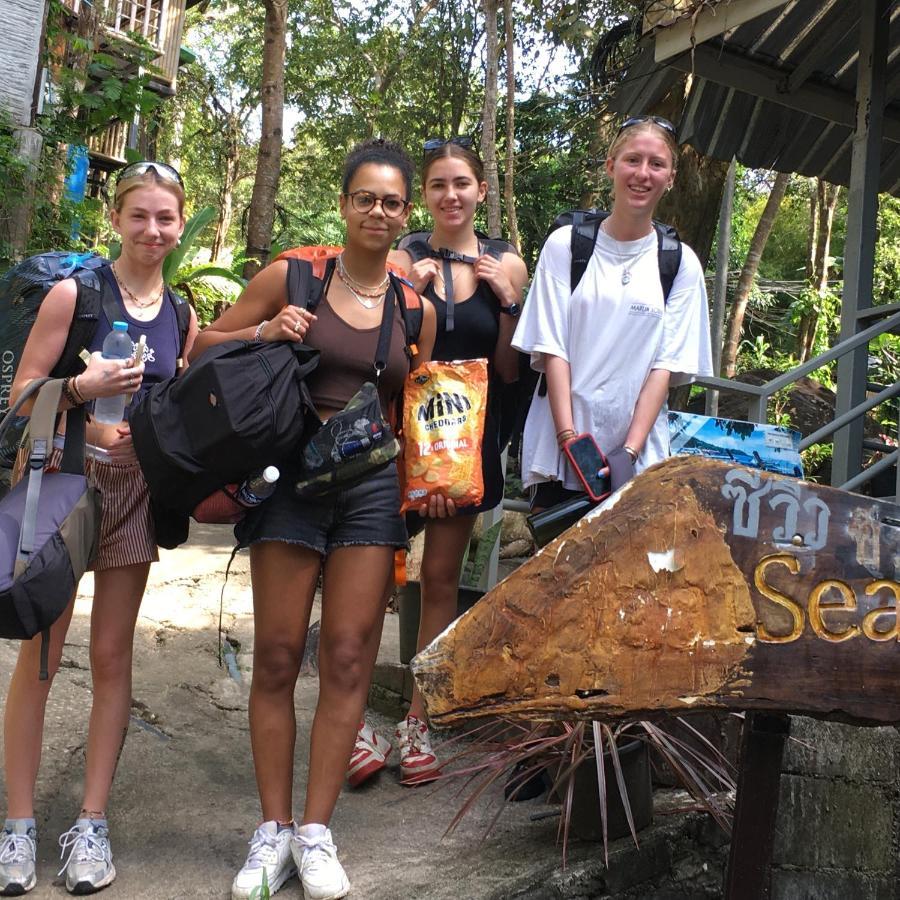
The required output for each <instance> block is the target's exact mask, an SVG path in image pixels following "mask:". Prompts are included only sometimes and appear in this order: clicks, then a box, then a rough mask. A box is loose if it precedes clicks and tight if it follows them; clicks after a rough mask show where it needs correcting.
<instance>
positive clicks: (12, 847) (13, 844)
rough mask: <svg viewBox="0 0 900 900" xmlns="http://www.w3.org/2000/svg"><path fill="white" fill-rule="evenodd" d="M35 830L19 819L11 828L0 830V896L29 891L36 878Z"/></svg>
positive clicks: (18, 895)
mask: <svg viewBox="0 0 900 900" xmlns="http://www.w3.org/2000/svg"><path fill="white" fill-rule="evenodd" d="M36 856H37V830H36V829H35V828H34V826H31V827H30V828H28V827H26V826H25V823H24V822H23V821H22V820H21V819H19V820H16V821H15V824H14V825H13V827H12V828H11V829H9V828H4V829H3V830H2V831H0V897H21V896H22V894H24V893H26V892H27V891H30V890H31V889H32V888H33V887H34V886H35V884H37V878H36V877H35V872H34V861H35V858H36Z"/></svg>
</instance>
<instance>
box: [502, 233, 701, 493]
mask: <svg viewBox="0 0 900 900" xmlns="http://www.w3.org/2000/svg"><path fill="white" fill-rule="evenodd" d="M571 233H572V229H571V227H564V228H558V229H557V230H556V231H554V232H553V233H552V234H551V235H550V236H549V237H548V238H547V241H546V243H545V244H544V248H543V250H542V251H541V255H540V259H538V264H537V269H536V271H535V273H534V280H533V281H532V283H531V288H530V290H529V292H528V300H527V302H526V303H525V307H524V309H523V310H522V316H521V318H520V320H519V323H518V326H517V328H516V331H515V334H514V335H513V340H512V344H513V346H514V347H517V348H518V349H519V350H522V351H524V352H526V353H530V354H531V366H532V368H533V369H536V370H537V371H539V372H543V370H544V360H543V354H545V353H549V354H551V355H553V356H558V357H561V358H562V359H565V360H567V361H568V363H569V366H570V368H571V372H572V414H573V416H574V420H575V431H576V432H578V433H579V434H580V433H582V432H589V433H591V434H593V435H594V437H595V439H596V440H597V443H598V444H599V446H600V449H601V450H603V451H604V452H610V451H612V450H614V449H616V448H617V447H621V446H622V444H623V443H624V441H625V436H626V434H627V432H628V428H629V426H630V425H631V417H632V414H633V412H634V407H635V404H636V403H637V399H638V395H639V394H640V391H641V388H642V387H643V384H644V381H645V380H646V378H647V375H648V374H649V373H650V371H651V370H652V369H668V370H669V371H670V372H671V373H672V378H671V381H670V384H671V385H673V386H675V385H679V384H685V383H688V382H690V381H692V380H693V376H697V375H711V374H712V358H711V353H710V339H709V311H708V309H707V302H706V286H705V284H704V281H703V269H702V267H701V265H700V261H699V260H698V259H697V256H696V254H695V253H694V252H693V250H691V248H690V247H688V246H687V245H685V244H682V255H681V267H680V268H679V270H678V274H677V275H676V277H675V282H674V284H673V285H672V290H671V292H670V293H669V299H668V302H667V303H664V302H663V294H662V286H661V285H660V281H659V263H658V253H657V237H656V232H655V231H652V232H651V233H650V234H649V235H647V236H646V237H644V238H641V239H640V240H637V241H619V242H616V241H614V240H613V239H612V238H610V237H609V236H608V235H607V234H606V233H605V232H603V231H602V230H601V231H600V232H599V234H598V235H597V242H596V245H595V246H594V253H593V255H592V256H591V259H590V260H589V262H588V266H587V270H586V271H585V273H584V276H583V277H582V279H581V281H580V282H579V284H578V287H577V288H576V289H575V291H574V293H573V292H572V291H571V290H570V288H569V278H570V268H571V262H572V253H571V245H570V241H571ZM626 264H627V265H628V267H629V268H630V271H631V281H630V282H629V283H628V284H627V285H623V284H622V272H623V268H624V267H625V265H626ZM667 411H668V410H667V408H666V406H665V405H663V408H662V410H661V411H660V414H659V416H658V417H657V420H656V422H655V423H654V425H653V427H652V429H651V430H650V434H649V435H648V437H647V442H646V444H645V445H644V448H643V451H642V452H641V455H640V458H639V459H638V462H637V465H636V469H637V470H638V471H640V470H641V469H643V468H646V467H647V466H650V465H652V464H653V463H656V462H659V460H661V459H664V458H665V457H667V456H668V455H669V432H668V424H667V421H666V413H667ZM541 481H562V482H563V483H564V484H565V486H566V487H567V488H571V489H573V490H582V489H583V488H582V486H581V483H580V482H579V481H578V479H577V478H576V476H575V475H574V473H572V471H571V468H570V467H569V466H568V465H567V460H566V457H565V456H564V454H563V453H561V452H560V450H559V448H558V447H557V444H556V428H555V427H554V424H553V416H552V415H551V413H550V402H549V399H548V398H547V397H546V396H544V397H541V396H539V395H538V394H537V391H535V395H534V397H533V399H532V402H531V407H530V409H529V411H528V419H527V420H526V422H525V433H524V436H523V440H522V483H523V485H525V486H526V487H527V486H529V485H532V484H536V483H538V482H541Z"/></svg>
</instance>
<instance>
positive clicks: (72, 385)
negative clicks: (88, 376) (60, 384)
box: [69, 375, 87, 404]
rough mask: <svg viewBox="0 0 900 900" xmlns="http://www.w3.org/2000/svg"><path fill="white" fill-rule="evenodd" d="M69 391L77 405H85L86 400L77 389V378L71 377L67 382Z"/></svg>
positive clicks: (75, 376)
mask: <svg viewBox="0 0 900 900" xmlns="http://www.w3.org/2000/svg"><path fill="white" fill-rule="evenodd" d="M69 390H70V391H71V392H72V393H73V394H74V395H75V399H76V400H77V401H78V402H79V404H84V403H87V399H86V398H85V396H84V394H82V393H81V391H80V390H79V388H78V376H77V375H73V376H72V378H71V380H70V381H69Z"/></svg>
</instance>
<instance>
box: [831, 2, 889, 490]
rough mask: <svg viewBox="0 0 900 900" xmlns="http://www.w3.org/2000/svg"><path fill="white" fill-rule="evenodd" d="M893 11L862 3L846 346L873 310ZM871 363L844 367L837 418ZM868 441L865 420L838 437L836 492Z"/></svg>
mask: <svg viewBox="0 0 900 900" xmlns="http://www.w3.org/2000/svg"><path fill="white" fill-rule="evenodd" d="M888 6H889V3H888V0H862V3H861V8H862V15H861V17H860V23H859V62H858V74H857V81H856V131H855V134H854V136H853V155H852V158H851V163H850V192H849V195H848V199H847V237H846V240H845V244H844V246H845V250H844V296H843V298H842V300H841V340H842V341H845V340H847V339H848V338H851V337H853V336H854V335H855V334H856V333H857V331H858V325H859V311H860V309H868V308H869V307H870V306H871V305H872V273H873V269H874V265H875V239H876V233H875V224H876V217H877V215H878V178H879V170H880V161H881V137H882V124H883V120H884V100H885V71H886V68H887V50H888V36H889V32H890V29H889V27H888V25H889V22H888V18H887V10H888ZM868 359H869V351H868V348H866V347H860V348H859V349H858V350H854V351H853V352H851V353H848V354H846V355H845V356H842V357H841V359H840V360H839V361H838V376H837V403H836V406H835V415H836V416H839V415H840V414H841V413H845V412H847V411H848V410H849V409H851V408H852V407H854V406H856V404H857V403H860V402H862V400H863V399H864V398H865V395H866V372H867V367H868ZM862 440H863V417H862V416H860V417H859V418H858V419H857V420H856V421H855V422H853V423H851V424H850V425H848V426H846V427H845V428H842V429H841V430H840V431H839V432H837V434H836V435H835V439H834V458H833V460H832V465H831V483H832V484H833V485H835V486H836V487H839V486H840V485H842V484H844V483H845V482H847V481H849V480H850V479H851V478H852V477H853V476H854V475H855V474H856V473H857V472H859V471H860V469H861V468H862Z"/></svg>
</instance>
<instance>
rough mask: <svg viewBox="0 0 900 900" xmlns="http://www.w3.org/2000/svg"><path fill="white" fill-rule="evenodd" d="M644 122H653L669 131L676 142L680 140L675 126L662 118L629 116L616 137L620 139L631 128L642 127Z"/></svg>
mask: <svg viewBox="0 0 900 900" xmlns="http://www.w3.org/2000/svg"><path fill="white" fill-rule="evenodd" d="M644 122H652V123H653V124H654V125H658V126H659V127H660V128H662V130H663V131H668V132H669V134H671V135H672V137H673V138H675V140H676V141H677V140H678V132H677V131H676V130H675V126H674V125H673V124H672V123H671V122H670V121H669V120H668V119H664V118H663V117H662V116H629V117H628V118H627V119H626V120H625V121H624V122H623V123H622V124H621V125H620V126H619V130H618V131H617V132H616V137H618V136H619V135H620V134H621V133H622V132H623V131H624V130H625V129H626V128H631V127H632V126H633V125H641V124H643V123H644Z"/></svg>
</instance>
